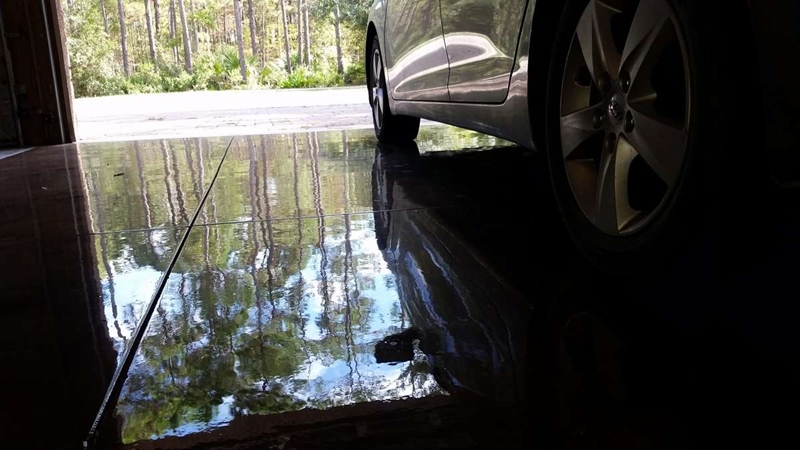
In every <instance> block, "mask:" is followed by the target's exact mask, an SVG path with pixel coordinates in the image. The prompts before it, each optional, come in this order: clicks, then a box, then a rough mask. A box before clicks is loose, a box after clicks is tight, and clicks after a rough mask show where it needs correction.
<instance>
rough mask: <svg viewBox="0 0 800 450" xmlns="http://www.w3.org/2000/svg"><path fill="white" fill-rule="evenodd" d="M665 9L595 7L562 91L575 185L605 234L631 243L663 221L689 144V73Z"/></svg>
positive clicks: (576, 42)
mask: <svg viewBox="0 0 800 450" xmlns="http://www.w3.org/2000/svg"><path fill="white" fill-rule="evenodd" d="M682 36H683V35H682V32H681V28H680V23H679V21H678V20H677V17H676V16H675V14H674V12H673V10H672V8H671V7H670V5H669V4H668V3H667V1H666V0H639V1H636V0H602V1H601V0H590V1H589V4H588V5H587V6H586V8H585V9H584V11H583V13H582V15H581V18H580V20H579V22H578V25H577V26H576V29H575V32H574V33H573V38H572V42H571V44H570V49H569V52H568V55H567V63H566V66H565V69H564V75H563V77H562V83H561V104H560V111H559V112H560V114H559V115H560V121H559V127H560V135H561V150H562V159H563V161H564V167H565V169H566V173H567V179H568V182H569V185H570V188H571V189H572V192H573V194H574V196H575V199H576V200H577V202H578V205H579V206H580V208H581V210H582V212H583V213H584V215H585V216H586V218H587V219H589V221H590V222H591V223H592V224H593V225H594V226H595V227H596V228H598V229H599V230H600V231H602V232H604V233H606V234H609V235H612V236H624V235H629V234H631V233H635V232H636V231H639V230H641V229H642V228H643V227H645V226H646V225H647V224H649V223H651V222H652V220H653V219H654V218H655V217H656V216H657V214H658V212H659V211H660V210H661V209H662V207H663V206H664V204H665V203H666V201H667V199H668V198H669V196H670V195H671V193H672V191H673V190H674V188H675V186H676V184H677V183H678V180H679V177H680V174H681V170H682V168H683V162H684V159H685V156H686V148H687V144H688V136H689V123H690V121H689V111H690V105H691V99H690V91H689V85H690V84H689V81H690V80H689V70H688V61H687V52H686V46H685V43H684V40H683V37H682Z"/></svg>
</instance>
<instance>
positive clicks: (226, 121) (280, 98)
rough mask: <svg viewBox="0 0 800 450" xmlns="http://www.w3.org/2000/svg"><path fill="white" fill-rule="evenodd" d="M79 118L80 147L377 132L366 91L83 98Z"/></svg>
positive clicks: (358, 88)
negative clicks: (373, 129) (324, 132)
mask: <svg viewBox="0 0 800 450" xmlns="http://www.w3.org/2000/svg"><path fill="white" fill-rule="evenodd" d="M75 115H76V118H77V124H78V131H77V133H78V140H79V141H81V142H99V141H112V140H113V141H124V140H134V139H168V138H183V137H209V136H239V135H253V134H273V133H285V132H298V131H322V130H331V129H338V130H342V129H358V128H370V127H372V112H371V110H370V107H369V104H368V100H367V91H366V88H365V87H364V86H356V87H345V88H327V89H282V90H241V91H197V92H178V93H167V94H138V95H118V96H109V97H94V98H79V99H76V100H75Z"/></svg>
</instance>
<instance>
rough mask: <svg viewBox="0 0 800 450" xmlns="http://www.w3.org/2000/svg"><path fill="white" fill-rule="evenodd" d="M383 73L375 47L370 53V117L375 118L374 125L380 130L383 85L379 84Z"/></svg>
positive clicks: (382, 109) (381, 126)
mask: <svg viewBox="0 0 800 450" xmlns="http://www.w3.org/2000/svg"><path fill="white" fill-rule="evenodd" d="M382 75H383V62H382V61H381V54H380V51H379V50H378V49H377V48H376V49H375V51H374V52H373V53H372V83H371V84H372V85H371V86H370V87H371V89H372V117H373V119H374V120H375V127H376V128H377V129H378V130H380V129H381V128H383V111H384V104H383V98H384V95H383V87H382V86H381V76H382Z"/></svg>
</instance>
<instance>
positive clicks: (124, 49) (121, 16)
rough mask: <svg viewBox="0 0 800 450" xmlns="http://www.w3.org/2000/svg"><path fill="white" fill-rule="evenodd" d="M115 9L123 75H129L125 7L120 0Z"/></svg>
mask: <svg viewBox="0 0 800 450" xmlns="http://www.w3.org/2000/svg"><path fill="white" fill-rule="evenodd" d="M117 10H118V11H119V44H120V46H121V47H122V70H123V71H124V72H125V77H126V78H128V77H130V76H131V66H130V63H129V62H128V33H127V31H126V30H125V7H124V6H122V0H117Z"/></svg>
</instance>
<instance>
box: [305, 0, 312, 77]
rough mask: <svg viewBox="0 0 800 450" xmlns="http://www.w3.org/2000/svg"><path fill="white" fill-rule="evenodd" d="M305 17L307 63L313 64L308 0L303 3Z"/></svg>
mask: <svg viewBox="0 0 800 450" xmlns="http://www.w3.org/2000/svg"><path fill="white" fill-rule="evenodd" d="M303 19H305V20H304V25H305V27H306V41H305V44H306V60H305V61H306V64H311V30H310V28H309V21H308V0H306V1H305V4H304V5H303Z"/></svg>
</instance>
